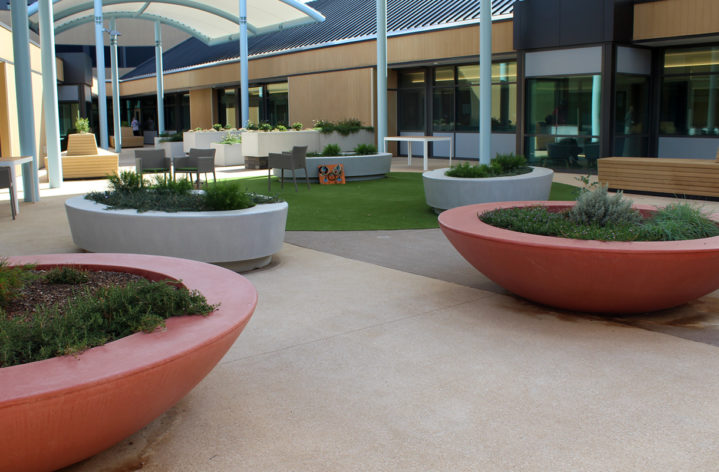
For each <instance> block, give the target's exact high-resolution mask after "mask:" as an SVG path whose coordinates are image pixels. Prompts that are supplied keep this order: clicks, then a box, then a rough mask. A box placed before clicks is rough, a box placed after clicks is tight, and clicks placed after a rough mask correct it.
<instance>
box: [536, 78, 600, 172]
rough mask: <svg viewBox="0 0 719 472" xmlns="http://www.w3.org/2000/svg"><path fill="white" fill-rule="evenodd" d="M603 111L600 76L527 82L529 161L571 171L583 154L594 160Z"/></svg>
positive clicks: (542, 79)
mask: <svg viewBox="0 0 719 472" xmlns="http://www.w3.org/2000/svg"><path fill="white" fill-rule="evenodd" d="M600 107H601V76H599V75H586V76H572V77H547V78H536V79H528V80H527V108H526V124H525V130H526V132H527V141H526V143H525V151H526V154H527V158H528V159H529V160H530V162H539V163H540V164H541V165H549V166H555V167H570V166H574V165H577V164H578V159H579V154H581V153H584V154H585V156H589V154H591V155H592V156H594V154H595V151H596V149H595V148H597V147H598V144H599V143H598V141H599V126H600V119H601V116H600ZM585 148H586V150H585Z"/></svg>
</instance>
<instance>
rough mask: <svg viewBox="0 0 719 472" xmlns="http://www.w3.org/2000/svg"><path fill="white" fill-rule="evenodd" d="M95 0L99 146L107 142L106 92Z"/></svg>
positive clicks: (98, 7)
mask: <svg viewBox="0 0 719 472" xmlns="http://www.w3.org/2000/svg"><path fill="white" fill-rule="evenodd" d="M94 2H95V59H96V62H97V115H98V117H99V126H100V147H101V148H103V149H107V148H108V144H107V94H106V92H105V42H104V40H103V36H102V33H103V30H104V29H105V28H104V26H103V24H102V0H94Z"/></svg>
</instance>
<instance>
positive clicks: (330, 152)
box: [322, 144, 342, 157]
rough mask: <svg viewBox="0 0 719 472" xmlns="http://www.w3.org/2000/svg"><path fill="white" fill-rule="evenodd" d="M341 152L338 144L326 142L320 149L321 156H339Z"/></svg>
mask: <svg viewBox="0 0 719 472" xmlns="http://www.w3.org/2000/svg"><path fill="white" fill-rule="evenodd" d="M341 152H342V149H340V147H339V145H337V144H328V145H327V146H325V148H324V149H323V150H322V156H323V157H331V156H339V155H340V153H341Z"/></svg>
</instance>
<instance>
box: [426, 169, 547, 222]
mask: <svg viewBox="0 0 719 472" xmlns="http://www.w3.org/2000/svg"><path fill="white" fill-rule="evenodd" d="M447 170H449V169H448V168H444V169H436V170H431V171H428V172H425V173H423V174H422V180H423V182H424V196H425V200H426V201H427V205H429V206H431V207H432V208H434V209H435V211H437V212H440V211H444V210H448V209H450V208H456V207H460V206H464V205H472V204H474V203H490V202H515V201H528V200H532V201H535V200H549V192H550V191H551V189H552V178H553V176H554V171H553V170H552V169H547V168H546V167H533V168H532V172H529V173H527V174H522V175H512V176H509V177H488V178H483V179H466V178H460V177H448V176H446V175H444V173H445V172H447Z"/></svg>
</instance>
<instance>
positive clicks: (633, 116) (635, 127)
mask: <svg viewBox="0 0 719 472" xmlns="http://www.w3.org/2000/svg"><path fill="white" fill-rule="evenodd" d="M615 83H616V88H615V90H616V91H615V94H614V99H615V105H614V123H615V125H614V133H615V140H614V142H615V146H614V154H613V155H615V156H646V155H647V144H648V124H649V77H646V76H637V75H627V74H617V77H616V82H615Z"/></svg>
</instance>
